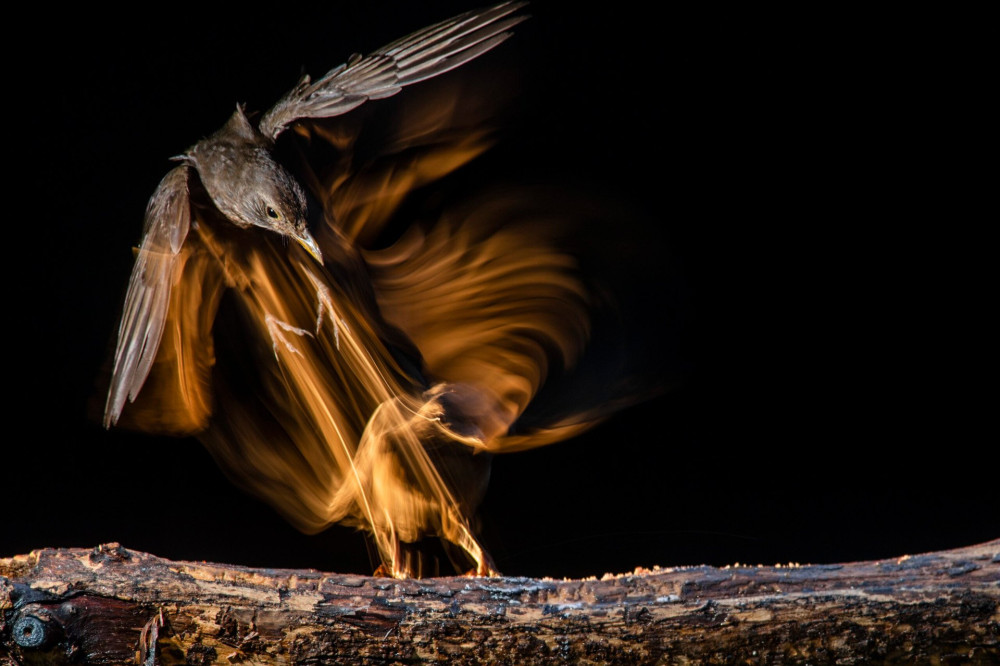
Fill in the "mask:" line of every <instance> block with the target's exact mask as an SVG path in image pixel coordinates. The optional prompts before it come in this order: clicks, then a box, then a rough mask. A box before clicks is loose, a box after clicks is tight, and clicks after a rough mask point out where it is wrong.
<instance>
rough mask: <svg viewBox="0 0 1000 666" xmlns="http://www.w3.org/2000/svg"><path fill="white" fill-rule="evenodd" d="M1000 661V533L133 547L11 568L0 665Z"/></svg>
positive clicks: (6, 576) (50, 557) (15, 561)
mask: <svg viewBox="0 0 1000 666" xmlns="http://www.w3.org/2000/svg"><path fill="white" fill-rule="evenodd" d="M70 661H72V662H73V663H91V664H122V663H142V664H148V665H152V664H237V663H247V664H251V663H252V664H288V663H295V664H318V663H331V662H336V663H404V662H405V663H412V662H444V661H447V662H448V663H449V664H466V663H482V662H486V663H539V664H564V663H593V664H606V663H607V664H617V663H622V664H635V663H804V662H810V663H845V664H860V663H871V662H872V661H875V662H879V663H885V662H889V663H893V662H905V663H924V662H925V661H926V662H928V663H931V662H935V663H937V662H939V661H940V662H945V663H962V664H966V663H969V664H987V663H990V664H996V663H1000V539H998V540H995V541H990V542H988V543H985V544H982V545H979V546H973V547H969V548H962V549H958V550H953V551H946V552H941V553H932V554H927V555H918V556H904V557H900V558H898V559H892V560H880V561H873V562H860V563H850V564H834V565H812V566H798V565H789V566H775V567H749V566H740V565H736V566H731V567H725V568H714V567H708V566H699V567H679V568H671V569H654V570H652V571H648V570H637V571H636V572H634V573H631V574H624V575H618V576H605V577H603V578H601V579H587V580H550V579H540V580H536V579H527V578H508V577H504V578H439V579H427V580H402V581H400V580H392V579H387V578H371V577H367V576H355V575H341V574H328V573H320V572H317V571H312V570H276V569H252V568H248V567H239V566H228V565H218V564H206V563H193V562H172V561H169V560H164V559H161V558H158V557H154V556H152V555H148V554H146V553H140V552H136V551H131V550H127V549H125V548H122V547H121V546H119V545H118V544H107V545H103V546H98V547H97V548H94V549H92V550H86V549H44V550H37V551H34V552H32V553H31V554H29V555H20V556H16V557H12V558H9V559H2V560H0V663H2V664H14V663H25V664H32V663H46V664H48V663H63V662H70Z"/></svg>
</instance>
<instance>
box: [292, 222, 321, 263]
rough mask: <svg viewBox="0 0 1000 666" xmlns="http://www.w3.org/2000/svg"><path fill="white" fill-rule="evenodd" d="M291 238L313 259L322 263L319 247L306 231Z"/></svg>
mask: <svg viewBox="0 0 1000 666" xmlns="http://www.w3.org/2000/svg"><path fill="white" fill-rule="evenodd" d="M293 238H294V239H295V240H297V241H298V242H299V245H301V246H302V247H304V248H305V249H306V251H307V252H308V253H309V254H311V255H312V256H313V259H315V260H316V261H318V262H319V263H321V264H322V263H323V253H322V252H320V251H319V245H317V244H316V239H315V238H313V237H312V236H311V235H310V234H309V230H308V229H303V230H302V233H301V234H296V235H295V236H293Z"/></svg>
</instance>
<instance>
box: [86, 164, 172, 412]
mask: <svg viewBox="0 0 1000 666" xmlns="http://www.w3.org/2000/svg"><path fill="white" fill-rule="evenodd" d="M190 227H191V209H190V205H189V201H188V170H187V167H185V166H179V167H176V168H174V169H173V170H172V171H170V173H168V174H167V175H166V177H164V179H163V180H162V181H160V184H159V186H158V187H157V188H156V192H154V193H153V196H152V198H151V199H150V200H149V205H148V206H147V207H146V221H145V228H144V231H143V237H142V242H141V244H140V246H139V251H138V255H137V256H136V260H135V267H134V268H133V269H132V277H131V278H130V279H129V284H128V293H127V295H126V297H125V308H124V312H123V313H122V321H121V325H120V326H119V328H118V346H117V347H116V349H115V357H114V370H113V371H112V377H111V388H110V389H109V391H108V400H107V403H106V404H105V409H104V427H106V428H107V427H110V426H111V425H114V424H115V423H117V422H118V418H119V417H120V416H121V413H122V408H123V407H124V405H125V399H126V398H128V399H129V400H133V401H134V400H135V398H136V396H137V395H138V394H139V389H141V388H142V385H143V383H144V382H145V381H146V377H147V376H148V375H149V370H150V367H151V366H152V364H153V360H154V359H155V358H156V353H157V350H158V349H159V346H160V339H161V338H162V337H163V328H164V324H165V322H166V319H167V310H168V307H169V303H170V291H171V287H172V286H173V283H174V281H175V274H176V269H177V267H178V258H179V255H180V252H181V248H182V246H183V245H184V240H185V239H186V238H187V234H188V231H189V229H190Z"/></svg>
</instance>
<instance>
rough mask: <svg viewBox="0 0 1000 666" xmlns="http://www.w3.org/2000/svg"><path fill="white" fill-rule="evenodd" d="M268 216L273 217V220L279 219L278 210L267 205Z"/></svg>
mask: <svg viewBox="0 0 1000 666" xmlns="http://www.w3.org/2000/svg"><path fill="white" fill-rule="evenodd" d="M267 216H268V217H269V218H271V219H272V220H277V219H278V211H276V210H274V209H273V208H271V207H270V206H268V207H267Z"/></svg>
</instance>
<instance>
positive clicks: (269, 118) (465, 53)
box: [260, 2, 527, 139]
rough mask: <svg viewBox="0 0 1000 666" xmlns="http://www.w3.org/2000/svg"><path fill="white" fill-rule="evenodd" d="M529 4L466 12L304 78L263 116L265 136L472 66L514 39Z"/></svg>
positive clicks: (263, 132) (262, 127)
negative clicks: (512, 35) (515, 28)
mask: <svg viewBox="0 0 1000 666" xmlns="http://www.w3.org/2000/svg"><path fill="white" fill-rule="evenodd" d="M525 4H526V3H523V2H505V3H502V4H499V5H496V6H494V7H491V8H489V9H485V10H478V11H471V12H467V13H465V14H461V15H459V16H455V17H453V18H451V19H448V20H446V21H442V22H441V23H437V24H435V25H432V26H429V27H427V28H424V29H423V30H419V31H417V32H415V33H413V34H412V35H409V36H408V37H404V38H403V39H400V40H398V41H395V42H393V43H392V44H389V45H388V46H384V47H382V48H381V49H379V50H377V51H375V52H374V53H372V54H371V55H368V56H365V57H361V56H359V55H356V56H354V57H353V58H351V59H350V60H349V61H348V62H347V63H345V64H343V65H340V66H339V67H336V68H334V69H332V70H330V71H329V72H327V74H326V75H325V76H323V78H321V79H319V80H318V81H316V82H315V83H311V82H310V79H309V77H308V76H305V77H303V78H302V80H301V81H299V83H298V85H296V86H295V87H294V88H293V89H292V90H290V91H289V92H288V93H287V94H286V95H285V96H284V97H282V98H281V99H280V100H278V103H277V104H275V105H274V107H272V108H271V110H269V111H268V112H267V113H266V114H264V117H263V118H262V119H261V122H260V131H261V133H262V134H264V135H265V136H269V137H271V138H272V139H275V138H277V136H278V135H279V134H281V132H282V131H283V130H284V129H285V128H286V127H287V126H288V125H289V124H291V123H292V122H294V121H296V120H298V119H300V118H329V117H332V116H339V115H341V114H344V113H347V112H348V111H350V110H351V109H354V108H355V107H357V106H360V105H361V104H363V103H364V102H365V101H367V100H369V99H380V98H383V97H389V96H391V95H395V94H396V93H397V92H399V91H400V89H402V87H403V86H407V85H410V84H411V83H417V82H419V81H423V80H425V79H429V78H431V77H434V76H437V75H439V74H443V73H444V72H447V71H448V70H451V69H454V68H455V67H458V66H460V65H462V64H464V63H466V62H469V61H470V60H472V59H474V58H476V57H478V56H480V55H482V54H483V53H486V52H487V51H489V50H490V49H492V48H493V47H495V46H496V45H498V44H500V43H501V42H503V41H504V40H505V39H507V38H508V37H509V36H510V33H509V32H506V31H507V30H508V29H509V28H511V27H513V26H514V25H516V24H518V23H520V22H521V21H523V20H524V19H525V18H527V17H526V16H524V15H519V16H511V14H513V13H514V12H516V11H517V10H518V9H520V8H521V7H523V6H524V5H525Z"/></svg>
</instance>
